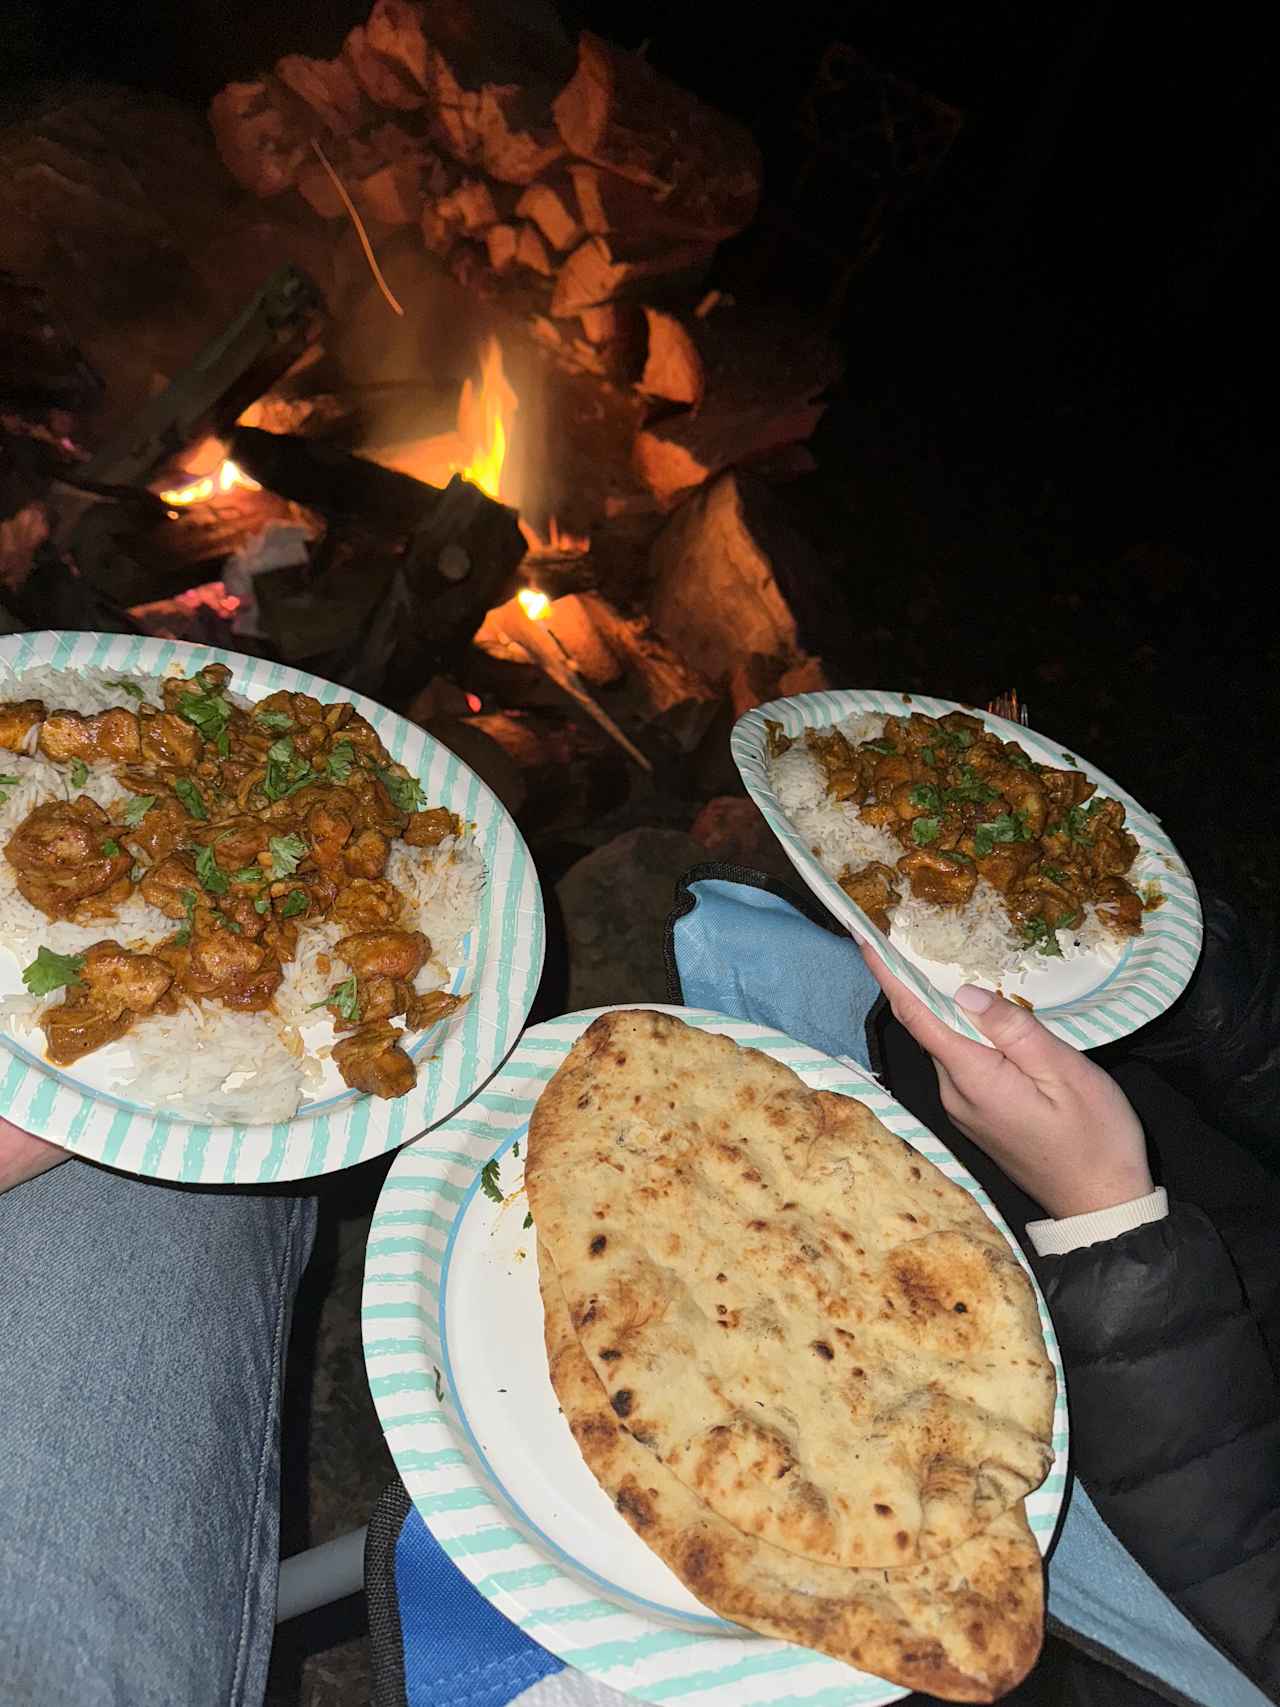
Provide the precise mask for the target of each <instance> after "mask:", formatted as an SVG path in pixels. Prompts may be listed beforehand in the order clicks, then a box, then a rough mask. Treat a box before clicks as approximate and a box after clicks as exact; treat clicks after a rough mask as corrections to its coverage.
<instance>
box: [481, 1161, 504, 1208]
mask: <svg viewBox="0 0 1280 1707" xmlns="http://www.w3.org/2000/svg"><path fill="white" fill-rule="evenodd" d="M480 1189H481V1191H482V1192H483V1193H484V1194H485V1196H486V1197H487V1198H490V1199H491V1200H492V1201H493V1202H494V1203H501V1202H502V1187H501V1186H500V1185H499V1184H498V1158H497V1157H496V1156H495V1157H494V1158H493V1160H492V1161H491V1162H486V1163H485V1165H484V1166H483V1167H482V1168H481V1170H480Z"/></svg>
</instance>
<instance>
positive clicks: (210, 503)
mask: <svg viewBox="0 0 1280 1707" xmlns="http://www.w3.org/2000/svg"><path fill="white" fill-rule="evenodd" d="M475 3H482V0H464V3H463V4H460V5H459V6H457V7H455V8H452V9H450V10H449V13H448V20H447V28H446V27H445V23H444V21H443V20H444V17H445V14H444V13H443V12H436V11H434V10H433V11H430V12H429V11H428V10H427V8H425V7H424V6H421V5H416V4H412V3H409V0H376V3H375V4H374V5H373V8H372V11H371V12H370V14H369V17H368V19H367V22H366V23H365V24H363V25H361V26H359V27H358V28H356V29H355V30H353V31H352V32H351V34H350V36H349V37H348V39H347V42H346V44H345V45H344V47H343V50H342V52H341V54H340V55H338V56H337V57H336V58H335V59H332V60H327V61H322V60H316V59H309V58H306V57H304V56H303V55H300V54H292V55H286V56H285V57H284V58H283V59H281V60H279V61H278V62H277V63H276V64H275V65H274V66H272V67H269V68H264V69H263V71H262V73H261V75H260V76H259V77H258V78H256V79H254V80H251V81H248V82H244V83H237V84H233V85H230V86H229V87H228V88H227V89H225V90H223V91H222V93H221V94H220V95H218V96H217V97H216V98H215V100H214V102H213V104H212V108H211V111H210V115H209V117H210V121H211V122H210V133H209V134H210V135H211V137H212V139H213V141H214V142H215V143H216V147H217V151H218V153H219V154H220V155H221V158H222V162H223V164H224V165H225V167H226V168H227V169H228V170H229V172H230V173H231V174H232V176H233V177H234V178H235V179H236V180H237V181H238V182H239V184H240V185H241V186H243V189H244V191H245V192H247V197H253V198H259V199H260V201H261V206H262V212H261V214H260V215H255V216H254V217H256V218H259V219H260V220H262V221H267V222H269V221H271V220H272V219H274V218H275V217H276V213H275V211H274V210H275V209H276V208H282V209H285V210H286V211H287V216H288V222H289V223H288V225H287V229H288V230H293V231H297V232H300V233H307V234H309V235H308V236H307V242H306V245H304V247H305V250H306V256H305V260H304V264H299V263H298V262H295V261H291V262H290V263H289V264H287V265H284V266H277V268H276V270H275V271H274V272H272V273H271V276H270V277H268V278H267V279H265V280H264V281H261V284H260V288H259V289H258V290H257V292H256V294H255V295H254V296H253V298H252V300H250V301H248V302H245V303H241V304H239V305H237V306H236V309H235V311H234V313H233V314H232V315H231V316H230V318H229V319H228V320H227V321H226V323H225V324H223V325H221V326H219V325H209V326H205V327H204V328H202V329H201V333H202V336H201V333H197V332H196V331H195V329H194V328H193V335H192V338H191V348H190V351H189V355H188V357H187V360H188V362H189V365H187V366H185V367H183V366H182V365H180V364H176V365H175V368H174V371H173V372H172V374H171V376H170V377H169V378H168V382H167V384H166V385H164V386H163V388H162V389H159V390H158V391H155V393H154V394H153V395H152V396H151V397H150V399H149V400H148V401H146V402H145V403H144V404H143V405H142V406H141V407H140V408H139V409H138V410H137V412H136V413H135V414H134V415H133V417H132V418H130V419H127V420H123V421H122V422H121V423H120V424H119V426H118V428H117V429H116V430H115V431H114V432H113V433H111V434H108V435H107V436H106V437H105V438H104V439H103V440H102V441H101V442H99V443H97V444H96V445H95V446H94V447H93V448H92V450H91V451H90V450H89V449H88V448H85V449H82V448H81V447H80V444H79V442H78V440H77V439H76V438H75V435H74V434H73V435H72V436H70V437H68V436H67V435H66V434H63V435H62V437H61V438H58V437H56V436H55V438H54V440H53V441H51V447H50V448H49V449H48V451H47V455H48V457H49V459H50V460H51V461H53V462H54V463H56V467H55V468H54V469H53V476H52V477H53V478H54V479H55V480H56V482H57V484H56V486H55V488H54V492H55V495H56V496H55V498H51V499H50V500H49V501H48V503H47V504H46V505H45V506H44V508H43V510H42V511H41V513H40V515H39V516H38V517H37V522H36V525H35V526H32V527H29V528H28V529H27V531H26V532H25V533H22V534H21V535H20V537H19V538H18V549H20V550H26V551H27V567H26V569H25V571H23V574H24V575H25V579H26V584H27V586H28V587H29V588H30V589H31V592H32V598H33V600H34V598H35V595H36V594H37V593H38V591H39V589H40V588H41V587H42V586H52V585H53V584H54V579H56V576H55V575H54V570H53V567H52V566H53V565H54V563H55V561H56V564H57V565H59V566H60V567H59V568H58V570H57V573H58V574H63V575H66V574H69V575H70V576H71V578H72V582H73V584H74V586H76V587H78V588H79V589H81V590H82V591H83V589H84V588H85V587H89V588H92V589H93V597H94V614H93V617H92V620H93V622H94V623H95V625H97V626H101V627H117V628H119V627H129V626H133V627H137V628H141V629H143V630H144V631H148V632H153V633H162V634H169V635H172V636H174V637H176V638H186V639H196V640H200V641H204V642H208V643H214V644H223V645H227V646H230V647H232V648H236V649H239V650H249V651H259V652H263V653H265V654H266V655H268V656H273V657H277V658H279V659H280V660H281V661H282V662H285V663H289V664H297V665H299V666H301V667H305V668H307V669H309V670H311V671H313V672H314V673H316V674H318V675H321V676H325V677H327V678H329V679H331V680H334V681H338V682H340V683H342V684H344V685H345V686H347V687H350V688H352V689H355V690H357V691H362V692H365V693H367V694H369V695H371V696H373V697H376V698H379V699H382V700H383V701H384V702H387V703H391V704H393V705H395V706H396V707H397V708H398V709H406V710H409V711H410V712H411V714H413V715H416V716H418V717H420V718H421V719H422V720H424V721H427V722H431V723H434V720H436V719H438V718H439V717H441V716H444V717H446V719H452V720H453V721H454V723H456V722H457V721H459V720H461V721H463V722H467V723H469V724H471V725H472V726H473V727H474V728H475V729H476V730H478V731H481V732H483V733H484V734H485V735H486V736H487V737H489V738H490V739H491V740H495V741H497V742H498V743H499V744H500V745H502V746H504V747H505V749H506V751H507V752H508V753H509V754H510V755H512V756H515V757H517V758H518V760H519V762H520V764H521V765H522V766H526V767H532V768H533V769H538V768H539V767H541V768H542V771H543V772H545V773H546V774H547V775H548V776H550V775H552V774H554V775H555V777H556V778H557V781H559V780H560V779H561V778H562V777H563V775H564V774H565V773H566V766H570V767H571V765H572V762H574V758H573V756H574V754H575V753H576V754H586V755H588V756H590V757H592V759H593V762H594V760H596V759H599V760H601V761H607V762H608V763H610V764H613V765H616V764H617V756H618V754H619V753H622V754H625V755H626V760H627V764H628V767H629V768H630V769H631V771H632V772H633V773H634V772H637V771H638V772H644V773H647V772H654V771H657V770H660V769H662V767H664V766H672V765H674V766H675V767H676V769H677V770H678V771H680V772H682V773H683V771H685V770H687V769H688V768H689V765H690V764H691V762H692V759H693V756H694V755H696V754H698V753H699V751H700V750H701V749H702V747H703V745H704V743H705V744H707V745H708V749H710V748H711V747H715V748H716V750H719V745H720V744H722V743H723V738H724V731H725V728H726V726H727V719H728V718H729V717H730V716H731V715H732V714H734V713H736V712H737V711H740V710H741V709H743V708H744V707H745V706H747V705H750V704H753V703H758V702H759V701H760V700H761V699H763V698H766V697H768V696H769V695H770V694H772V693H774V692H776V691H792V690H794V689H797V688H803V687H812V686H821V685H822V682H823V680H824V677H823V673H822V668H821V665H820V663H819V662H818V660H817V659H816V658H815V657H814V656H813V655H812V650H811V648H812V647H813V645H814V639H813V637H814V636H816V635H819V634H821V633H822V632H823V630H824V628H829V627H830V626H831V625H830V623H829V621H828V620H827V617H826V612H825V610H824V608H823V598H824V591H823V589H824V588H825V585H826V582H825V577H824V574H823V571H822V568H821V565H819V564H817V563H816V561H815V560H814V558H813V557H812V554H811V553H808V551H807V548H806V547H805V545H804V544H803V542H802V541H801V540H799V539H798V538H797V537H796V536H795V535H794V532H793V531H792V530H790V529H789V527H788V525H787V522H786V519H785V514H784V511H783V508H782V507H781V506H782V500H781V499H780V498H779V496H778V487H779V485H780V483H781V482H783V481H785V480H787V479H791V478H794V477H795V476H796V475H797V474H798V473H802V472H803V471H804V469H805V467H806V466H811V459H810V458H809V456H808V452H807V450H806V448H805V447H806V441H807V440H808V439H809V437H810V435H811V434H812V431H813V429H814V426H815V425H816V423H817V421H818V419H819V417H820V415H821V413H822V407H823V404H822V393H823V391H824V389H825V388H826V387H827V386H829V385H830V383H831V382H832V381H833V380H834V379H835V378H836V376H837V374H838V372H839V361H838V357H837V355H836V352H835V351H834V349H833V348H832V346H831V345H830V344H829V343H828V342H827V341H826V340H825V339H823V338H821V337H818V336H816V335H815V334H813V333H812V332H811V331H809V330H808V329H807V328H806V327H805V326H804V324H803V322H801V321H800V320H798V319H796V318H794V317H788V316H786V315H785V314H783V315H781V317H780V314H779V311H778V310H777V309H776V308H767V307H766V306H764V305H763V304H762V303H759V302H753V301H747V300H745V299H738V300H735V297H734V294H733V292H731V291H730V290H727V289H725V288H724V286H723V285H722V284H720V283H718V282H717V277H716V272H715V267H716V253H717V248H718V246H719V245H720V244H721V243H722V242H723V241H724V240H725V239H726V238H728V237H730V236H732V235H734V234H735V233H736V232H738V231H740V230H741V229H742V228H743V226H744V225H746V224H747V223H749V221H750V220H751V218H752V215H753V213H754V211H755V208H756V204H757V201H758V198H759V181H760V169H759V161H758V158H757V155H756V151H755V148H754V145H753V144H752V142H751V140H750V138H749V137H748V136H747V135H746V134H745V132H743V131H742V129H741V127H740V126H738V125H736V124H735V123H733V122H732V121H730V120H729V119H727V118H725V117H724V116H723V115H721V114H718V113H715V112H713V111H711V110H710V109H708V108H706V107H705V106H703V105H702V104H701V103H700V102H699V101H698V100H697V99H696V98H695V97H693V96H691V95H689V94H687V93H686V92H685V91H683V90H680V89H677V88H675V87H674V86H673V85H671V84H669V83H668V82H666V80H664V79H663V78H662V77H660V76H659V75H658V74H657V73H656V72H655V71H654V70H653V69H652V68H651V67H650V66H649V65H648V64H647V63H646V62H645V61H644V59H643V58H642V57H640V56H637V55H634V54H629V53H625V52H623V51H621V50H619V49H617V48H615V47H613V46H611V45H610V44H608V43H606V42H604V41H602V40H600V39H599V38H598V37H595V36H593V35H589V34H588V35H584V36H583V37H582V38H581V40H580V41H579V42H578V43H576V44H572V43H570V42H568V41H560V42H558V43H556V42H552V43H550V44H548V43H547V42H545V41H544V42H541V43H540V44H534V43H530V42H529V41H528V40H526V39H525V38H524V37H522V36H520V35H519V33H518V32H517V33H516V34H515V35H513V34H512V33H511V32H510V31H509V30H507V31H504V30H503V29H496V30H495V29H493V28H491V27H490V26H491V25H492V19H491V18H486V19H485V21H484V22H483V23H480V22H479V21H478V20H477V17H476V15H475V14H473V13H472V12H471V11H469V9H468V7H469V5H471V4H475ZM672 135H678V136H680V137H681V147H680V149H679V150H678V151H676V152H673V151H672V149H671V146H670V138H671V136H672ZM210 170H211V171H214V172H216V171H217V166H216V163H215V164H213V165H212V166H211V167H210ZM198 176H199V175H198V174H197V178H198ZM246 205H250V206H252V205H254V204H252V203H249V202H248V201H247V200H246ZM264 229H265V227H264ZM326 251H333V253H334V254H335V255H336V256H337V257H338V260H337V261H335V264H334V267H333V276H332V277H329V278H326V279H325V280H324V282H323V284H322V283H319V282H313V277H312V275H311V271H310V266H311V261H312V259H313V258H314V257H315V256H316V255H317V254H320V253H323V252H326ZM278 253H279V246H278V245H277V248H276V254H277V255H278ZM339 261H340V263H341V264H340V265H339V264H338V262H339ZM41 337H43V334H42V333H41V334H38V335H37V336H36V338H35V342H36V343H38V342H39V339H40V338H41ZM202 337H203V341H202ZM197 346H199V347H197ZM33 347H34V346H33ZM50 347H53V346H50ZM58 347H61V346H58ZM68 359H70V358H68ZM105 383H106V387H107V390H108V392H110V390H111V376H110V374H107V375H106V376H105ZM59 447H60V448H59ZM41 530H43V531H41ZM28 538H29V539H30V542H31V543H30V544H29V545H28V543H27V541H28ZM42 542H43V543H42ZM36 550H39V551H41V552H43V554H44V555H43V558H42V559H41V561H42V562H43V564H44V565H45V567H44V569H43V571H40V570H38V569H33V568H32V567H31V564H32V562H33V561H34V558H33V556H32V553H33V552H34V551H36ZM41 574H43V575H44V576H45V577H46V579H44V580H42V579H41V578H40V576H41ZM51 576H52V577H54V579H49V578H48V577H51ZM81 603H83V601H82V600H81ZM33 608H34V606H33ZM37 620H39V619H37ZM43 620H45V621H49V620H50V618H48V617H44V618H43ZM81 620H84V619H81ZM57 625H65V624H57ZM456 736H457V731H456V729H455V728H454V727H453V725H452V724H450V727H449V728H448V729H447V730H446V737H447V738H449V739H454V738H456ZM566 743H567V744H566Z"/></svg>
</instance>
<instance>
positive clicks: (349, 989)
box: [308, 972, 360, 1020]
mask: <svg viewBox="0 0 1280 1707" xmlns="http://www.w3.org/2000/svg"><path fill="white" fill-rule="evenodd" d="M316 1008H336V1009H337V1010H338V1013H339V1014H340V1015H341V1017H342V1018H343V1019H351V1020H358V1019H359V1018H360V993H359V991H358V990H357V989H356V975H355V973H354V972H353V973H352V974H351V976H350V977H349V978H344V979H343V980H342V982H341V984H335V985H334V986H333V988H332V990H330V991H329V994H328V995H327V996H325V997H323V998H322V999H321V1000H320V1001H318V1002H312V1004H311V1008H310V1009H309V1010H308V1011H309V1012H310V1011H313V1010H314V1009H316Z"/></svg>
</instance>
